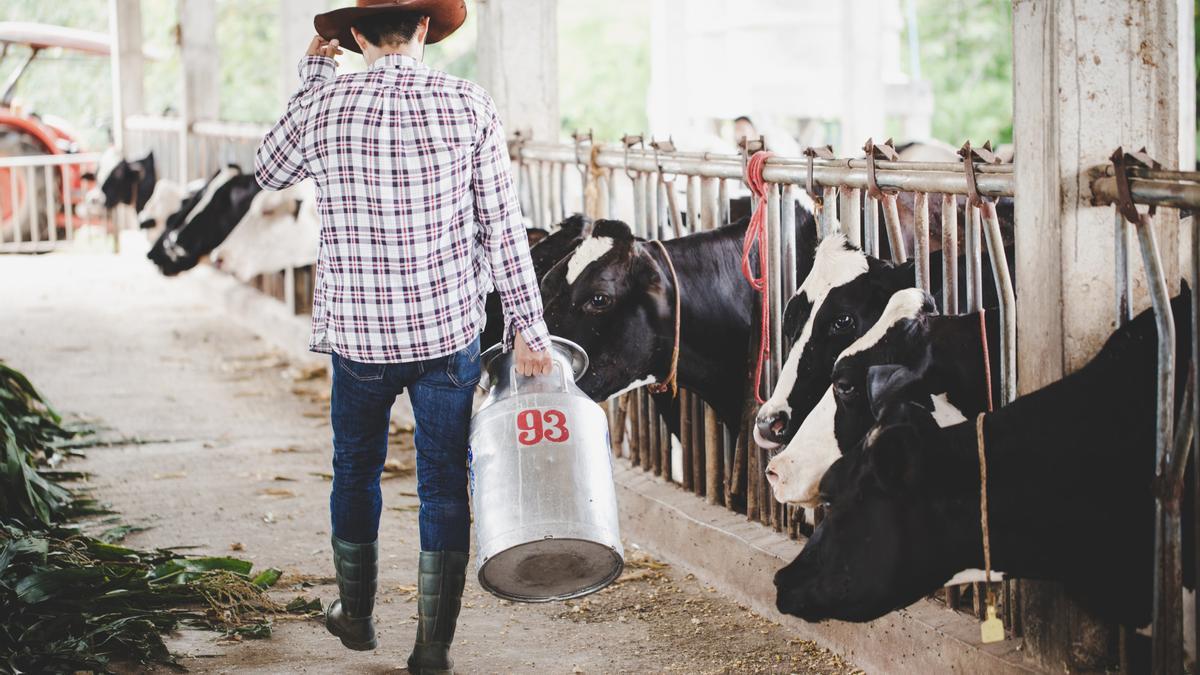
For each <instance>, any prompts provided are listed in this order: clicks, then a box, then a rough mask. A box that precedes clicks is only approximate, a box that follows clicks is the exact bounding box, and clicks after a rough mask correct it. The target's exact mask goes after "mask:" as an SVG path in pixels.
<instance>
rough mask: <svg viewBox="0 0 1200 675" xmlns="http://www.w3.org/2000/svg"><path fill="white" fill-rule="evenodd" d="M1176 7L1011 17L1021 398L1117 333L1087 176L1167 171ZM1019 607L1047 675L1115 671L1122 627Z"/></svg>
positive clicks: (1028, 7)
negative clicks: (1135, 163) (1145, 163)
mask: <svg viewBox="0 0 1200 675" xmlns="http://www.w3.org/2000/svg"><path fill="white" fill-rule="evenodd" d="M1179 5H1180V3H1179V0H1147V1H1146V2H1139V3H1117V2H1108V1H1107V0H1075V2H1073V3H1069V4H1067V3H1053V2H1032V1H1018V2H1015V3H1014V5H1013V76H1014V77H1013V79H1014V88H1015V96H1014V114H1013V117H1014V121H1015V125H1014V130H1013V136H1014V138H1015V140H1016V195H1017V199H1016V205H1015V209H1016V213H1015V219H1016V222H1017V223H1019V225H1018V226H1017V227H1016V229H1015V236H1016V277H1017V279H1016V283H1017V297H1018V298H1019V301H1018V303H1017V317H1018V323H1017V343H1018V345H1019V350H1018V368H1017V370H1018V376H1017V382H1018V386H1019V393H1022V394H1024V393H1028V392H1030V391H1033V390H1035V389H1039V388H1041V387H1043V386H1045V385H1047V384H1050V383H1051V382H1054V381H1056V380H1058V379H1060V378H1061V377H1062V376H1063V375H1065V374H1067V373H1070V372H1073V371H1075V370H1077V369H1079V368H1080V367H1081V366H1082V365H1084V364H1085V363H1087V362H1088V361H1089V360H1090V359H1091V358H1092V356H1094V355H1095V354H1096V352H1097V351H1098V350H1099V349H1100V347H1101V346H1102V345H1103V343H1104V341H1105V340H1106V339H1107V338H1108V336H1109V335H1110V334H1111V333H1112V331H1113V330H1114V329H1115V327H1116V325H1117V308H1116V302H1115V300H1114V298H1115V274H1114V269H1115V265H1116V263H1115V244H1114V236H1113V212H1112V208H1111V207H1094V206H1092V205H1091V203H1090V197H1091V196H1090V194H1089V188H1088V185H1089V172H1090V171H1091V170H1093V169H1094V168H1095V167H1103V166H1105V165H1106V164H1107V163H1108V158H1109V155H1111V154H1112V152H1113V150H1115V149H1116V148H1117V147H1118V146H1124V147H1125V148H1126V149H1137V148H1140V147H1142V146H1143V145H1144V146H1146V147H1147V148H1148V151H1149V153H1150V155H1151V156H1153V157H1155V158H1156V159H1158V160H1160V161H1162V162H1163V164H1164V165H1166V166H1176V165H1177V162H1178V157H1179V149H1178V148H1179V144H1178V140H1179V135H1180V114H1179V105H1178V104H1177V103H1176V97H1177V96H1178V95H1179V83H1178V81H1177V78H1178V74H1179V65H1178V64H1179V55H1178V54H1177V49H1178V44H1177V39H1176V36H1177V25H1176V22H1177V21H1178V20H1179V11H1178V6H1179ZM1188 58H1191V57H1190V55H1189V56H1188ZM1159 214H1160V215H1159V216H1158V217H1156V218H1155V227H1156V228H1157V235H1158V241H1159V245H1160V246H1161V253H1162V257H1163V262H1164V266H1165V267H1166V268H1167V269H1166V273H1167V278H1168V279H1170V280H1172V282H1173V283H1172V292H1176V291H1177V290H1178V278H1179V266H1178V260H1179V258H1178V253H1177V251H1178V235H1177V233H1178V229H1179V218H1178V213H1177V212H1175V211H1173V210H1171V209H1162V210H1160V211H1159ZM1130 256H1131V260H1132V261H1133V266H1134V275H1133V276H1134V279H1135V284H1136V289H1135V293H1134V298H1133V303H1134V307H1135V309H1136V310H1137V311H1140V310H1142V309H1144V308H1146V307H1148V306H1149V299H1148V297H1147V295H1146V291H1145V288H1146V284H1145V276H1144V273H1143V271H1142V265H1141V262H1140V259H1139V257H1138V253H1137V249H1136V248H1133V249H1132V250H1131V252H1130ZM1147 451H1149V448H1147ZM1101 592H1102V591H1101ZM1021 595H1022V605H1023V619H1024V626H1025V630H1024V633H1025V641H1026V646H1027V648H1028V649H1029V650H1030V651H1031V652H1032V653H1033V654H1035V655H1036V656H1037V657H1038V658H1039V659H1040V660H1041V661H1042V662H1043V663H1045V664H1046V665H1047V667H1048V668H1049V669H1051V670H1060V671H1061V670H1063V669H1069V670H1080V669H1082V670H1091V669H1103V668H1108V667H1112V666H1114V665H1115V663H1114V660H1115V657H1116V648H1115V643H1116V628H1115V627H1114V626H1108V625H1104V624H1102V623H1100V622H1099V621H1098V620H1097V619H1095V618H1094V617H1092V616H1089V615H1087V614H1086V613H1085V612H1084V611H1083V610H1082V609H1080V608H1079V607H1078V606H1076V605H1075V604H1074V603H1072V602H1070V601H1069V600H1068V599H1067V598H1066V597H1065V596H1064V595H1063V594H1062V592H1061V590H1060V589H1059V588H1058V587H1057V586H1051V585H1047V584H1026V585H1023V586H1022V591H1021Z"/></svg>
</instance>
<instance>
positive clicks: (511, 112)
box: [475, 0, 560, 142]
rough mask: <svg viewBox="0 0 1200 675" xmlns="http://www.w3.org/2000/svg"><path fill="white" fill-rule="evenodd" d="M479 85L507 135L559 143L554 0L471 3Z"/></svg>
mask: <svg viewBox="0 0 1200 675" xmlns="http://www.w3.org/2000/svg"><path fill="white" fill-rule="evenodd" d="M475 11H477V12H478V13H479V18H478V20H477V21H476V25H477V26H478V27H479V36H478V39H477V42H476V53H477V54H478V57H477V59H478V64H479V65H478V69H479V83H480V84H482V85H483V86H484V88H486V89H487V90H488V92H489V93H491V95H492V98H494V99H495V100H496V106H497V109H498V110H499V112H500V119H501V120H502V121H503V123H504V130H505V132H506V133H508V134H510V135H511V134H512V133H514V132H517V131H520V132H522V133H523V134H531V135H532V138H534V139H536V140H538V141H545V142H554V141H557V140H559V124H560V122H559V116H558V9H557V0H477V2H476V3H475Z"/></svg>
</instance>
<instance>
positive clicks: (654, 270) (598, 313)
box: [542, 220, 674, 400]
mask: <svg viewBox="0 0 1200 675" xmlns="http://www.w3.org/2000/svg"><path fill="white" fill-rule="evenodd" d="M651 251H652V247H651V246H650V245H649V244H647V243H646V242H645V241H643V240H639V239H637V238H636V237H634V236H633V234H632V233H631V232H630V230H629V226H628V225H626V224H625V223H623V222H620V221H616V220H600V221H597V222H596V224H595V226H594V227H593V229H592V232H591V234H590V235H589V236H587V237H585V238H584V239H583V240H582V241H581V242H580V243H579V245H578V247H577V248H576V249H575V252H574V253H572V254H571V255H570V256H567V257H566V258H564V259H563V260H561V261H559V262H558V263H557V264H556V265H555V266H554V267H553V268H552V269H551V270H550V271H549V272H548V273H547V274H546V276H545V277H544V278H543V279H542V298H543V300H544V302H545V317H546V323H547V325H548V326H549V328H550V332H551V333H554V334H555V335H558V336H561V337H564V338H566V339H568V340H571V341H573V342H575V343H576V344H578V345H580V346H581V347H583V348H584V350H585V351H587V353H588V357H589V358H590V361H591V365H590V367H589V368H588V371H587V373H585V374H584V376H583V377H582V378H580V380H579V387H580V388H581V389H582V390H583V391H584V392H585V393H586V394H587V395H588V396H590V397H592V398H593V399H596V400H602V399H605V398H608V397H610V396H613V395H614V394H617V393H619V392H621V391H623V390H625V389H628V388H630V387H631V386H636V385H640V384H643V383H644V378H646V377H647V376H648V375H652V374H659V373H663V372H665V371H666V368H667V365H666V364H667V360H668V357H669V354H670V350H671V346H672V340H673V325H674V324H673V323H672V321H673V314H672V312H673V310H674V304H673V296H672V295H671V293H672V292H673V291H672V287H671V282H670V278H669V273H668V272H665V271H664V269H663V268H662V266H661V264H660V258H659V256H658V255H657V254H656V253H652V252H651ZM639 380H642V381H639Z"/></svg>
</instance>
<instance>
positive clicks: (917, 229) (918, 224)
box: [913, 192, 932, 293]
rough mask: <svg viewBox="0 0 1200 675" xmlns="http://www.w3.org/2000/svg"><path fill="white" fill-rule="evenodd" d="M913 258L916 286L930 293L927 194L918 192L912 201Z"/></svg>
mask: <svg viewBox="0 0 1200 675" xmlns="http://www.w3.org/2000/svg"><path fill="white" fill-rule="evenodd" d="M913 211H914V216H915V217H914V222H913V256H914V257H915V259H916V265H914V268H915V270H916V275H917V279H916V281H917V286H918V287H920V288H921V289H922V290H924V291H925V292H926V293H929V292H931V291H932V288H931V287H930V279H929V193H927V192H918V193H916V195H915V196H914V199H913Z"/></svg>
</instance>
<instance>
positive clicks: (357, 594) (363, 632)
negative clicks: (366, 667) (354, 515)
mask: <svg viewBox="0 0 1200 675" xmlns="http://www.w3.org/2000/svg"><path fill="white" fill-rule="evenodd" d="M332 540H333V567H334V569H335V570H336V571H337V584H338V595H339V596H340V597H339V598H338V599H337V600H334V601H333V604H331V605H329V608H328V609H326V610H325V628H326V629H328V630H329V632H330V633H333V634H334V635H336V636H338V637H339V638H341V640H342V644H343V645H345V646H346V647H348V648H350V649H353V650H355V651H360V652H365V651H370V650H372V649H375V647H377V646H378V645H379V643H378V641H376V639H375V621H374V619H373V618H372V617H371V614H372V613H373V612H374V611H375V590H376V588H377V587H378V585H379V542H378V541H376V542H373V543H370V544H351V543H350V542H347V541H342V540H341V539H338V538H337V537H332Z"/></svg>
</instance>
